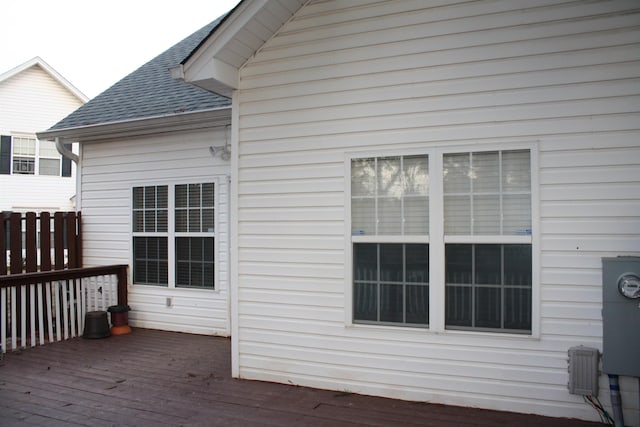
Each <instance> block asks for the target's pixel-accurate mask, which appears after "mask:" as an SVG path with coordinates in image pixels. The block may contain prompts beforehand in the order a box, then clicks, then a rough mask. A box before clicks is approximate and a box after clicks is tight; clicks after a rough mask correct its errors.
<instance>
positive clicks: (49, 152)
mask: <svg viewBox="0 0 640 427" xmlns="http://www.w3.org/2000/svg"><path fill="white" fill-rule="evenodd" d="M39 151H40V152H39V155H40V156H41V157H57V158H58V160H60V153H58V150H57V149H56V143H55V142H54V141H46V140H43V141H40V150H39Z"/></svg>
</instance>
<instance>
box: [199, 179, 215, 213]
mask: <svg viewBox="0 0 640 427" xmlns="http://www.w3.org/2000/svg"><path fill="white" fill-rule="evenodd" d="M213 191H214V186H213V183H207V184H202V207H204V208H213V207H214V194H213Z"/></svg>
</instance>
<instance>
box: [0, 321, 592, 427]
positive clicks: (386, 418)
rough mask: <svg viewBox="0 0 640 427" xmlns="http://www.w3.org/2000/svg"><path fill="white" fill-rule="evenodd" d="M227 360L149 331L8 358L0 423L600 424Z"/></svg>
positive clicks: (224, 348) (0, 366) (217, 345)
mask: <svg viewBox="0 0 640 427" xmlns="http://www.w3.org/2000/svg"><path fill="white" fill-rule="evenodd" d="M229 354H230V341H229V340H228V339H226V338H218V337H206V336H199V335H188V334H179V333H172V332H162V331H153V330H146V329H135V330H134V332H133V333H132V334H130V335H123V336H112V337H110V338H105V339H97V340H87V339H82V338H77V339H73V340H70V341H64V342H58V343H54V344H49V345H45V346H43V347H36V348H32V349H27V350H24V351H22V352H20V353H10V354H6V355H5V356H4V360H2V361H0V425H2V426H4V427H7V426H25V425H28V426H34V425H42V426H47V427H52V426H72V425H90V426H124V425H135V426H147V425H149V426H163V425H167V426H187V425H207V426H208V425H225V426H228V425H260V426H263V425H277V426H285V425H287V426H288V425H295V426H300V425H305V426H340V425H371V426H374V425H375V426H393V425H398V426H411V425H421V426H445V427H446V426H495V425H509V426H511V425H518V426H561V427H562V426H566V427H573V426H594V425H597V424H595V423H586V422H580V421H576V420H566V419H556V418H545V417H540V416H533V415H522V414H513V413H506V412H496V411H485V410H477V409H469V408H458V407H451V406H444V405H432V404H425V403H415V402H405V401H398V400H392V399H383V398H377V397H368V396H361V395H354V394H345V393H338V392H333V391H326V390H315V389H309V388H304V387H295V386H288V385H282V384H272V383H265V382H259V381H245V380H236V379H233V378H231V376H230V371H231V367H230V356H229Z"/></svg>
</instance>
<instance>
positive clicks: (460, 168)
mask: <svg viewBox="0 0 640 427" xmlns="http://www.w3.org/2000/svg"><path fill="white" fill-rule="evenodd" d="M470 166H471V164H470V158H469V154H468V153H462V154H446V155H444V157H443V174H444V176H443V179H444V192H445V193H449V194H450V193H468V192H469V191H471V188H470V180H469V175H470V171H469V169H470Z"/></svg>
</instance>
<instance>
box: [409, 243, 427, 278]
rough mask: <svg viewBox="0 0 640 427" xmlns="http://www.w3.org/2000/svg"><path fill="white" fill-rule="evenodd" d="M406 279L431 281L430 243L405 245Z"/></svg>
mask: <svg viewBox="0 0 640 427" xmlns="http://www.w3.org/2000/svg"><path fill="white" fill-rule="evenodd" d="M405 264H406V267H405V269H406V272H405V280H406V281H407V282H412V283H425V284H426V283H429V245H424V244H412V245H405Z"/></svg>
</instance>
